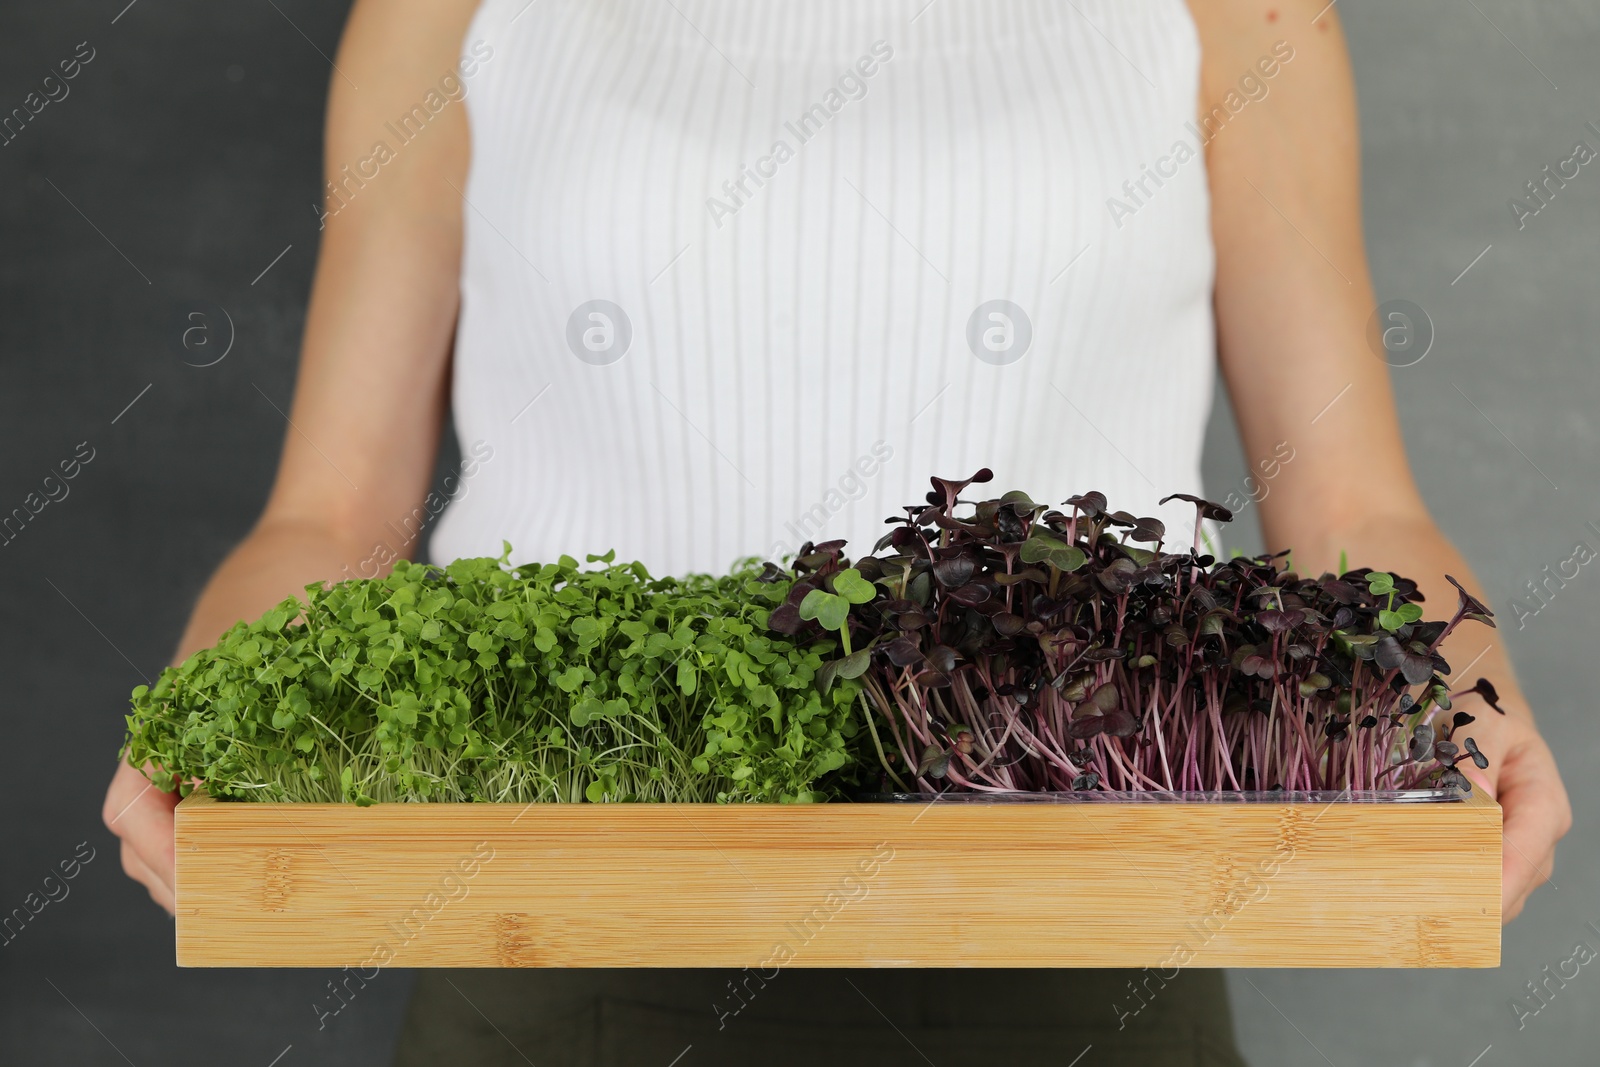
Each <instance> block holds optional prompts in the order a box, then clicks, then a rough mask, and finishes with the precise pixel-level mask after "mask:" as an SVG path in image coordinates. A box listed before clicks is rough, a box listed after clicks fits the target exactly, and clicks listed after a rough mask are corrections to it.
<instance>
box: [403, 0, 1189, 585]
mask: <svg viewBox="0 0 1600 1067" xmlns="http://www.w3.org/2000/svg"><path fill="white" fill-rule="evenodd" d="M525 5H526V0H486V2H485V3H484V5H483V6H482V8H481V9H480V10H479V12H478V14H477V16H476V18H475V20H474V23H473V25H472V27H471V29H470V30H469V32H468V34H467V40H466V45H465V46H464V47H466V48H471V47H473V45H474V43H475V42H476V43H477V47H476V52H475V54H476V56H477V57H478V58H479V59H480V62H479V64H478V70H477V73H476V74H475V76H474V77H473V78H472V79H471V82H470V93H469V96H468V98H467V107H468V110H469V115H470V121H471V128H472V139H473V146H472V152H473V162H472V166H471V170H470V175H469V179H468V183H467V186H466V188H465V190H464V192H465V199H466V201H467V204H466V205H464V207H463V211H464V219H465V247H464V254H463V267H462V279H461V286H462V308H461V319H460V324H459V328H458V334H457V343H456V354H455V365H454V382H453V394H454V415H455V422H456V430H457V433H458V435H459V437H460V439H461V441H462V444H463V446H464V447H471V446H473V445H477V446H478V449H477V451H478V454H480V455H482V454H484V453H485V452H488V453H490V456H491V458H489V459H488V460H487V461H485V462H482V463H481V464H479V465H478V466H477V469H476V470H475V471H474V473H473V475H472V477H471V478H470V479H468V480H467V482H466V484H465V486H464V488H463V491H461V492H460V493H459V494H458V497H457V499H456V500H455V501H454V502H453V503H452V505H451V506H450V508H449V509H448V511H447V512H446V514H445V516H444V517H443V519H442V521H441V524H440V526H439V529H438V531H437V533H436V536H435V539H434V542H433V549H432V553H433V557H434V558H435V559H436V560H441V561H442V560H448V559H452V558H455V557H457V556H463V555H482V554H491V555H497V554H499V551H500V544H501V541H502V539H504V540H509V541H510V542H511V543H512V546H513V559H514V560H516V561H518V562H521V561H524V560H528V559H552V558H554V557H555V556H557V555H560V554H562V553H567V554H571V555H574V556H578V557H580V558H581V557H582V555H583V554H584V553H587V552H604V551H605V550H607V549H615V550H616V551H617V553H618V557H619V558H621V559H640V560H643V561H644V562H645V563H646V564H648V565H649V566H650V567H651V569H652V571H654V572H656V573H676V572H684V571H690V570H695V571H720V570H724V569H725V568H726V567H727V566H728V565H729V564H730V563H731V562H732V561H733V560H734V559H736V558H738V557H741V556H746V555H758V556H764V557H767V558H777V557H779V556H781V555H783V554H785V553H787V552H792V551H794V550H795V549H797V548H798V547H799V546H800V544H801V543H803V542H804V541H806V540H819V541H820V540H824V539H827V538H830V537H848V538H849V539H850V540H851V550H852V554H855V555H860V554H864V553H865V552H867V551H868V550H869V549H870V546H871V543H872V541H873V540H874V539H875V538H876V537H877V536H878V535H879V534H880V533H881V532H882V529H883V527H882V520H883V518H884V517H885V516H887V515H889V514H892V513H895V512H897V511H898V510H899V509H900V507H901V506H902V505H904V504H907V503H910V502H913V501H917V500H920V499H921V498H922V496H923V494H924V493H925V492H926V490H927V478H928V476H929V475H931V474H939V475H943V476H952V477H964V476H966V475H968V474H970V473H971V472H972V471H974V470H976V469H977V468H979V467H983V466H987V467H991V468H992V469H993V470H994V471H995V474H996V482H995V485H994V486H992V487H991V488H994V489H996V490H1004V489H1010V488H1023V489H1026V490H1028V491H1029V492H1030V493H1031V494H1032V495H1033V497H1034V498H1035V499H1038V500H1047V501H1052V502H1054V501H1059V500H1061V499H1063V498H1064V497H1065V496H1067V495H1069V494H1070V493H1074V492H1082V491H1085V490H1088V489H1099V490H1101V491H1103V492H1105V493H1106V494H1107V496H1108V497H1109V498H1110V500H1111V502H1112V505H1113V506H1114V507H1124V508H1127V509H1128V510H1131V511H1135V512H1139V513H1145V514H1151V513H1155V514H1162V515H1163V516H1164V517H1166V518H1168V520H1169V525H1175V526H1176V527H1177V529H1180V530H1181V529H1183V528H1185V526H1186V525H1187V523H1188V522H1189V521H1191V520H1189V519H1188V517H1187V515H1185V514H1181V513H1180V511H1179V510H1172V511H1162V510H1159V509H1157V507H1156V500H1157V499H1158V498H1159V497H1160V496H1163V495H1165V494H1167V493H1170V492H1178V491H1184V492H1196V491H1198V488H1199V460H1200V450H1201V441H1202V436H1203V431H1204V424H1205V421H1206V417H1207V414H1208V412H1209V408H1210V401H1211V388H1212V376H1213V365H1214V342H1213V323H1212V315H1211V287H1212V275H1213V256H1212V249H1211V243H1210V233H1209V218H1208V205H1209V201H1208V194H1207V183H1206V175H1205V163H1204V159H1203V158H1201V157H1200V156H1199V149H1198V148H1197V146H1196V139H1195V136H1194V134H1193V132H1192V128H1191V126H1190V125H1189V124H1190V123H1191V122H1192V118H1193V115H1194V113H1195V109H1196V98H1197V93H1198V84H1199V69H1200V68H1199V63H1200V56H1199V46H1198V41H1197V38H1196V34H1195V28H1194V26H1193V23H1192V21H1191V20H1190V17H1189V14H1188V12H1187V10H1186V9H1185V7H1184V5H1183V4H1182V3H1181V2H1180V0H1114V2H1112V0H1106V2H1095V0H1081V2H1078V3H1071V4H1066V3H1035V2H1021V0H1016V2H1012V0H985V2H983V3H977V2H973V0H968V2H961V0H934V2H932V3H928V4H926V6H923V0H917V2H913V3H895V4H890V3H881V2H860V0H828V2H824V3H807V4H793V3H788V4H760V5H756V4H741V3H735V2H731V0H678V2H677V3H675V4H665V3H657V2H654V0H649V2H638V3H622V2H584V0H540V2H538V3H535V4H532V5H527V6H525ZM486 50H488V51H490V52H491V54H490V55H489V57H488V58H483V53H484V52H485V51H486ZM780 142H781V144H782V146H783V147H781V148H780V147H779V144H780ZM1179 144H1183V145H1186V146H1188V152H1189V155H1188V156H1184V153H1183V152H1181V151H1178V150H1176V146H1177V145H1179ZM1163 160H1165V161H1164V162H1163ZM1157 168H1159V170H1160V171H1161V173H1160V174H1157V173H1155V170H1156V169H1157ZM1163 175H1164V176H1163ZM725 183H726V184H725ZM449 195H453V194H449ZM595 301H605V302H608V303H606V304H595V303H593V302H595ZM992 301H1007V302H1009V304H1010V305H1012V307H1006V306H1002V305H994V304H991V303H989V302H992ZM980 305H983V308H982V309H981V311H980ZM618 309H620V313H619V312H618ZM1014 309H1020V310H1021V314H1020V315H1019V314H1017V312H1016V310H1014ZM992 311H998V312H999V313H1000V314H1001V315H1004V316H1006V318H994V317H992V316H991V315H990V314H989V313H990V312H992ZM975 312H978V314H977V315H976V319H977V321H976V324H975V325H974V322H973V320H974V318H975V315H974V313H975ZM595 315H599V316H601V317H599V318H596V317H594V316H595ZM1024 316H1025V319H1024ZM1008 319H1009V334H1008V333H1007V326H1008V323H1007V320H1008ZM969 326H971V327H973V328H972V329H970V330H969ZM1030 329H1031V335H1032V336H1031V343H1030V344H1029V345H1028V347H1027V348H1026V350H1025V351H1024V350H1022V349H1021V346H1020V344H1019V343H1018V342H1019V340H1020V338H1021V337H1022V336H1023V335H1024V333H1025V332H1027V331H1028V330H1030ZM628 333H631V339H630V340H629V341H628V343H627V348H626V350H625V352H624V351H622V343H621V342H622V339H623V337H624V336H625V335H626V334H628ZM969 334H971V336H970V337H969ZM986 335H987V341H988V345H986V344H985V340H986ZM1008 340H1009V341H1010V344H1011V347H1010V348H1009V349H1008V348H1007V347H1006V344H1007V341H1008ZM608 341H609V342H610V347H609V348H607V347H606V345H607V342H608ZM585 342H587V344H586V343H585ZM619 352H620V353H621V354H620V358H617V357H618V354H619ZM1019 352H1020V353H1021V354H1020V358H1017V357H1018V353H1019ZM1180 510H1181V511H1187V510H1188V509H1187V508H1186V507H1185V508H1183V509H1180ZM1190 514H1192V512H1190Z"/></svg>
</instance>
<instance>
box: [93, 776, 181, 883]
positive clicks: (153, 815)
mask: <svg viewBox="0 0 1600 1067" xmlns="http://www.w3.org/2000/svg"><path fill="white" fill-rule="evenodd" d="M177 806H178V794H177V792H176V791H174V792H171V793H163V792H162V791H161V790H159V789H157V788H156V787H155V785H154V783H152V782H151V781H150V780H149V779H148V778H146V777H145V776H144V775H143V774H141V773H139V771H138V769H137V768H134V767H130V766H129V765H128V764H127V763H118V764H117V773H116V774H114V775H112V776H111V787H110V788H109V789H107V790H106V802H105V806H104V807H102V808H101V810H100V817H101V818H102V819H104V820H105V824H106V829H108V830H110V831H111V832H112V833H114V834H116V835H117V837H119V838H121V839H122V870H123V872H124V873H126V874H127V876H128V877H129V878H132V879H133V880H134V881H135V882H138V883H139V884H140V885H142V886H144V887H145V888H146V889H147V890H149V891H150V899H151V900H153V901H155V902H156V903H157V904H160V905H161V906H162V907H163V908H165V909H167V914H169V915H170V914H172V911H173V907H174V903H175V902H174V898H173V885H174V879H173V866H174V861H175V858H176V854H175V852H174V850H173V843H172V823H173V818H172V812H173V809H174V808H176V807H177Z"/></svg>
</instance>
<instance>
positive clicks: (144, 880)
mask: <svg viewBox="0 0 1600 1067" xmlns="http://www.w3.org/2000/svg"><path fill="white" fill-rule="evenodd" d="M122 870H123V873H124V874H126V875H127V876H128V877H129V878H132V879H133V880H134V881H135V882H138V883H139V884H140V885H142V886H144V887H145V889H146V891H148V892H149V894H150V899H151V900H153V901H155V902H156V903H157V904H159V905H161V907H163V908H165V909H166V912H167V914H168V915H171V914H172V913H173V909H174V908H175V907H176V905H177V900H176V898H175V897H174V896H173V893H172V890H170V889H169V888H167V886H166V885H165V884H164V883H163V882H162V881H161V879H160V878H157V877H156V874H155V872H154V871H152V870H151V869H150V868H149V866H147V865H146V864H145V862H144V860H142V859H140V858H139V853H138V852H137V851H135V850H134V848H133V847H132V846H131V845H129V844H128V843H127V842H126V841H124V842H123V843H122Z"/></svg>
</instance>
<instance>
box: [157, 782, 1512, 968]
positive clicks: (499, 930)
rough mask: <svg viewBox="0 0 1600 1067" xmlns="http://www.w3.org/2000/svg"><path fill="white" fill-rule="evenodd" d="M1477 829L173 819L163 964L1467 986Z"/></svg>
mask: <svg viewBox="0 0 1600 1067" xmlns="http://www.w3.org/2000/svg"><path fill="white" fill-rule="evenodd" d="M1500 830H1501V819H1500V809H1499V807H1498V806H1496V805H1495V804H1494V802H1493V801H1490V800H1488V799H1486V798H1484V797H1483V796H1482V795H1481V793H1474V794H1473V795H1472V796H1471V797H1470V798H1468V799H1467V800H1465V801H1460V802H1451V803H1350V802H1341V803H1333V804H1325V803H1293V802H1268V803H1234V804H1226V803H1224V804H1204V803H1184V802H1166V803H1096V804H1083V803H1057V804H1040V803H1034V804H1026V803H1023V804H962V803H934V804H931V805H925V804H891V803H885V804H866V803H858V804H827V805H816V806H803V807H798V806H767V805H728V806H717V805H675V804H631V805H621V804H618V805H611V804H606V805H598V804H541V805H529V806H522V805H498V804H379V805H375V806H372V807H366V808H359V807H355V806H353V805H346V804H248V803H219V802H217V801H214V800H211V799H209V798H207V797H205V796H204V795H195V796H191V797H189V798H188V799H186V800H184V801H183V803H181V804H180V805H179V806H178V812H177V951H178V963H179V965H181V966H189V967H205V966H230V967H233V966H248V967H280V966H281V967H311V966H315V967H339V966H351V967H361V968H370V967H375V966H383V965H388V964H394V965H399V966H407V967H560V966H572V967H613V966H616V967H661V966H672V967H730V968H737V967H752V968H760V969H762V970H767V969H770V968H773V967H777V966H809V967H950V966H978V967H991V966H993V967H1000V966H1006V967H1012V966H1041V967H1058V966H1059V967H1113V966H1115V967H1153V968H1162V969H1168V968H1173V967H1181V966H1203V967H1493V966H1497V965H1498V964H1499V962H1500V847H1501V838H1500Z"/></svg>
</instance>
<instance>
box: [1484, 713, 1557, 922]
mask: <svg viewBox="0 0 1600 1067" xmlns="http://www.w3.org/2000/svg"><path fill="white" fill-rule="evenodd" d="M1504 760H1505V762H1504V766H1503V767H1502V769H1501V774H1500V780H1499V783H1498V785H1499V794H1500V795H1499V800H1500V806H1501V810H1502V812H1503V817H1504V820H1505V821H1504V837H1503V839H1504V843H1505V846H1504V848H1503V849H1502V859H1501V864H1502V867H1501V908H1502V918H1503V919H1504V920H1505V921H1507V922H1509V921H1510V920H1511V919H1512V918H1515V917H1516V915H1517V914H1518V913H1519V912H1520V911H1521V910H1522V907H1523V904H1524V903H1525V902H1526V901H1527V898H1528V896H1529V895H1530V894H1532V892H1533V891H1534V890H1535V889H1537V888H1538V887H1539V886H1541V885H1543V884H1544V883H1545V882H1547V881H1549V879H1550V876H1551V874H1552V873H1554V868H1555V846H1556V842H1557V841H1558V840H1560V838H1561V836H1562V835H1563V834H1565V833H1566V831H1567V829H1568V828H1569V827H1570V826H1571V824H1572V815H1571V806H1570V804H1569V802H1568V800H1567V794H1566V790H1565V788H1563V786H1562V785H1561V779H1560V777H1559V772H1558V771H1557V770H1556V766H1555V760H1554V759H1553V758H1552V757H1551V756H1550V753H1549V749H1547V748H1545V746H1544V745H1542V744H1538V745H1528V746H1524V747H1522V748H1519V749H1518V750H1514V751H1512V752H1510V753H1507V755H1506V756H1505V758H1504Z"/></svg>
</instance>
